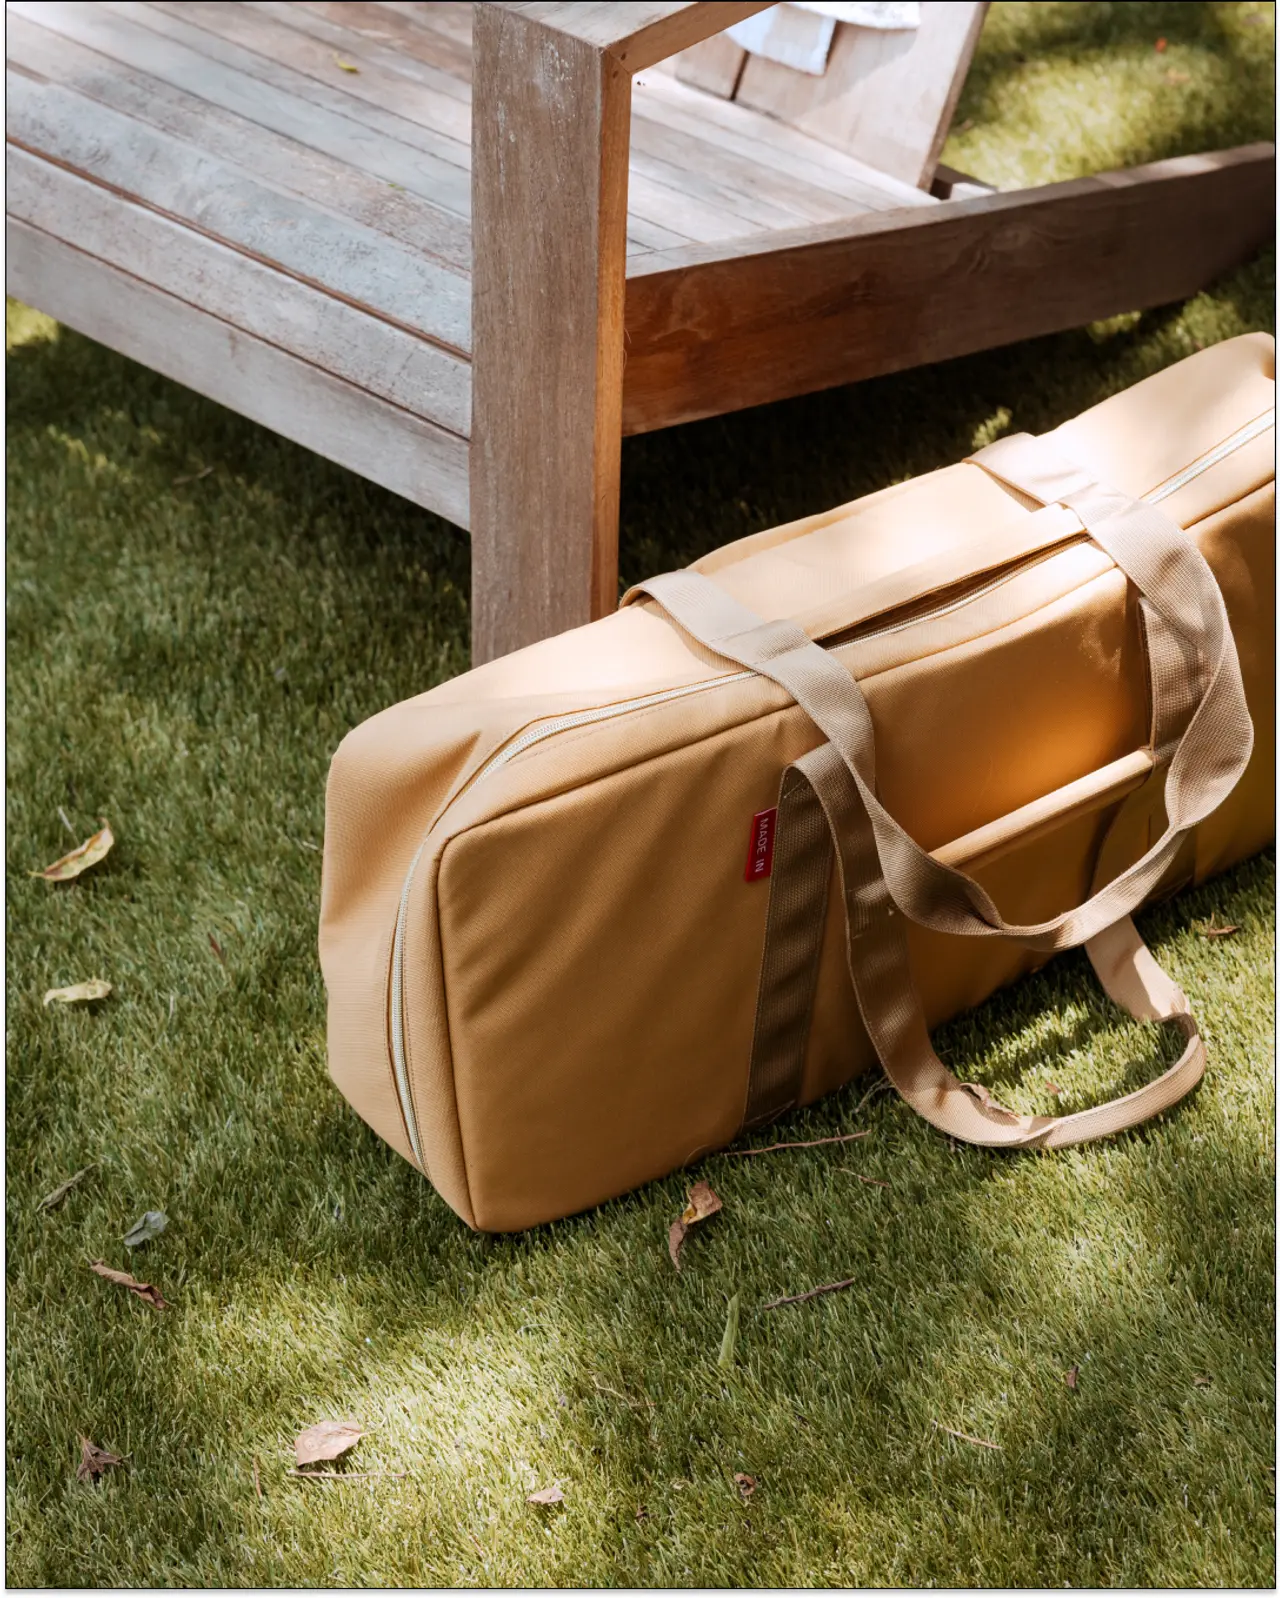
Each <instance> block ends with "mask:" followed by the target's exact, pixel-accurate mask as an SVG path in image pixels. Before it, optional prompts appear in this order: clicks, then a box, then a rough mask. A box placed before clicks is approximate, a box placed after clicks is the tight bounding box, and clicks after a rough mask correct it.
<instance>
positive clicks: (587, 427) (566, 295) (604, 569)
mask: <svg viewBox="0 0 1280 1598" xmlns="http://www.w3.org/2000/svg"><path fill="white" fill-rule="evenodd" d="M474 57H475V78H474V90H473V95H474V98H473V107H472V179H471V181H472V212H473V214H472V248H473V254H474V259H473V266H472V307H473V312H472V349H473V355H472V360H473V367H472V423H471V614H472V631H471V656H472V664H473V665H479V664H481V663H483V662H484V661H486V660H492V659H493V658H494V657H496V656H498V655H502V654H506V653H508V652H509V651H511V650H513V649H519V648H521V647H523V646H524V645H525V644H531V643H534V642H536V641H537V640H538V639H540V638H545V637H547V636H549V635H550V634H552V633H556V632H561V631H563V630H564V629H565V628H568V627H575V626H578V625H580V624H581V623H583V622H587V621H590V620H592V619H593V618H595V617H597V616H601V615H604V614H605V613H606V612H608V611H610V610H612V609H613V608H614V607H615V606H616V604H617V598H618V475H619V462H620V457H621V447H622V365H623V322H622V319H623V306H624V299H625V292H626V214H627V160H628V142H629V134H630V112H631V79H630V76H629V75H628V73H627V72H626V71H625V70H624V69H623V68H622V67H621V66H620V65H619V64H618V63H617V61H615V60H614V59H613V58H612V57H611V56H609V55H608V54H606V53H604V52H602V51H600V50H599V49H596V48H595V47H593V46H591V45H589V44H586V43H583V42H581V41H579V40H577V39H573V38H570V37H566V36H565V35H564V34H563V33H553V32H551V31H550V30H549V29H546V28H544V27H543V26H542V25H541V24H539V23H538V22H537V21H536V20H535V19H531V18H529V17H527V16H526V15H524V14H523V13H521V12H519V11H515V10H508V9H507V8H506V7H505V6H488V5H482V6H476V7H475V44H474Z"/></svg>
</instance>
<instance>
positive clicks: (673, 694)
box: [390, 409, 1275, 1174]
mask: <svg viewBox="0 0 1280 1598" xmlns="http://www.w3.org/2000/svg"><path fill="white" fill-rule="evenodd" d="M1274 426H1275V411H1274V409H1272V410H1269V411H1264V412H1263V413H1262V414H1261V415H1260V416H1256V417H1254V419H1253V420H1252V421H1251V422H1246V423H1245V424H1244V426H1243V427H1238V428H1237V429H1236V431H1235V432H1234V433H1231V434H1229V435H1228V436H1227V437H1226V438H1224V439H1223V440H1222V442H1221V443H1220V444H1215V445H1214V447H1213V448H1212V449H1211V450H1209V451H1207V452H1206V453H1205V454H1204V455H1201V456H1199V457H1198V458H1197V459H1196V460H1194V461H1192V462H1191V464H1190V465H1189V466H1186V467H1184V468H1183V470H1182V471H1180V472H1178V473H1176V474H1175V475H1174V476H1173V477H1170V478H1167V479H1166V480H1165V481H1164V482H1163V483H1161V484H1160V485H1159V486H1158V487H1156V488H1153V489H1152V490H1151V492H1150V493H1148V494H1144V495H1143V496H1142V498H1143V499H1144V500H1145V501H1146V503H1147V504H1149V505H1158V504H1160V503H1161V501H1162V500H1166V499H1168V498H1169V497H1170V496H1171V495H1172V494H1176V493H1177V492H1178V490H1179V489H1180V488H1185V487H1186V486H1187V484H1188V483H1193V482H1194V481H1195V480H1196V478H1197V477H1200V476H1202V475H1203V474H1204V473H1205V472H1207V471H1209V470H1210V469H1211V468H1213V467H1214V466H1217V465H1218V464H1219V463H1220V462H1221V461H1224V460H1226V458H1227V457H1228V456H1229V455H1233V454H1234V453H1235V452H1236V450H1238V449H1242V448H1243V447H1244V446H1245V445H1246V444H1249V443H1252V441H1253V440H1254V439H1255V438H1258V437H1260V436H1261V435H1262V434H1263V433H1265V432H1266V431H1267V429H1268V428H1270V427H1274ZM1086 536H1087V535H1084V534H1082V535H1080V537H1081V538H1082V539H1083V538H1084V537H1086ZM1071 542H1074V540H1072V539H1070V538H1068V539H1065V540H1064V544H1067V543H1071ZM1062 547H1063V545H1057V546H1055V547H1054V548H1053V549H1051V550H1045V551H1043V552H1042V553H1040V554H1037V555H1033V556H1031V557H1030V558H1028V559H1026V560H1023V561H1020V562H1018V563H1017V564H1016V565H1014V566H1012V567H1009V568H1006V569H1005V570H1004V571H1003V572H1000V573H998V574H997V575H996V576H994V577H992V578H990V579H989V580H988V581H986V582H984V583H980V584H979V585H978V586H977V587H976V588H970V589H968V590H966V592H965V593H963V594H961V595H959V596H958V597H957V598H956V599H953V600H950V601H948V602H947V603H945V604H942V605H939V606H936V607H934V608H933V609H930V610H925V611H921V612H920V613H919V614H918V615H914V616H908V617H907V618H905V619H904V620H902V621H898V622H890V623H888V624H887V625H885V626H883V627H878V628H874V629H872V630H871V631H870V632H865V633H858V632H856V631H851V632H850V633H849V634H848V635H847V636H846V635H843V634H839V633H837V634H834V635H832V637H831V638H830V639H829V640H825V641H824V644H823V647H824V648H828V649H830V648H836V647H840V646H841V645H843V644H844V643H852V642H855V641H856V642H858V643H865V642H868V641H870V640H871V639H875V638H887V637H889V636H890V635H892V634H893V633H898V632H903V631H905V630H906V628H908V627H914V626H915V625H916V624H917V623H918V622H922V621H934V620H936V619H937V618H938V617H940V616H949V615H951V614H952V613H953V612H954V611H957V610H960V609H962V608H963V607H964V606H965V605H971V604H973V603H974V602H975V601H976V600H979V599H982V598H983V597H985V596H986V595H987V594H989V593H991V592H993V591H994V590H995V589H997V588H1000V587H1001V586H1003V584H1005V583H1007V582H1010V581H1011V580H1012V579H1013V578H1014V577H1018V576H1021V574H1022V573H1023V572H1024V571H1026V570H1028V569H1029V568H1030V567H1032V566H1035V565H1039V564H1040V562H1041V561H1043V560H1047V559H1049V558H1050V557H1051V556H1053V555H1056V554H1058V553H1060V552H1061V549H1062ZM758 675H759V673H758V672H754V671H735V672H730V673H728V674H727V675H726V676H723V677H709V678H706V679H705V680H703V681H702V682H694V683H685V684H684V685H683V686H682V687H679V688H666V689H663V690H662V691H660V692H659V693H654V694H644V695H642V696H641V697H639V698H636V699H622V700H619V701H618V702H617V703H616V704H612V705H598V706H596V708H595V709H593V710H576V711H570V712H568V713H566V714H565V715H563V716H553V717H550V718H549V719H548V720H546V721H540V722H536V723H534V725H533V726H531V727H526V728H525V729H524V731H523V732H520V733H517V734H516V736H515V737H514V738H512V739H511V740H510V741H509V742H507V743H505V744H503V746H502V747H501V749H499V750H497V751H496V752H495V753H494V754H492V755H490V757H489V759H488V760H486V761H485V763H484V765H482V766H481V767H480V768H479V770H478V771H476V773H475V774H474V776H473V777H472V778H471V780H470V781H469V782H468V783H466V784H465V785H464V787H462V788H460V789H459V790H458V793H457V794H455V795H454V798H455V799H456V798H459V797H461V795H462V794H463V793H465V792H468V791H469V790H470V789H472V788H474V787H475V785H476V784H477V783H479V782H483V781H484V779H485V778H486V777H488V776H491V775H492V773H493V772H495V771H498V770H500V769H501V767H503V766H505V765H506V764H507V763H508V762H509V761H512V760H514V759H515V758H516V756H517V755H522V754H524V752H525V751H526V750H527V749H532V748H533V747H534V746H535V745H536V744H540V743H542V742H543V741H544V740H545V739H547V738H554V737H555V736H556V735H557V734H558V733H562V732H570V731H572V730H573V729H574V728H576V727H587V726H590V725H591V724H592V723H594V722H600V721H611V720H612V719H613V718H614V717H615V716H626V715H630V714H631V712H632V711H636V710H647V709H649V707H650V706H652V705H665V704H668V703H670V702H671V701H672V700H676V699H686V698H688V697H689V696H690V695H691V694H699V693H705V692H707V691H709V690H710V689H712V688H721V687H725V686H727V685H728V684H729V683H737V682H746V681H747V679H748V678H751V677H756V676H758ZM437 819H438V818H437ZM434 825H435V823H434V822H433V823H432V826H433V827H434ZM429 837H430V831H428V833H427V837H424V838H423V840H422V842H421V843H420V844H419V845H418V852H417V854H415V855H414V857H413V859H412V861H411V862H410V863H409V869H408V871H406V873H405V878H404V886H403V887H402V888H401V890H400V903H399V906H398V907H397V910H396V926H395V934H394V936H393V939H392V945H391V1028H390V1031H391V1062H392V1069H393V1073H394V1077H395V1086H396V1094H397V1097H398V1098H399V1100H400V1109H401V1112H402V1114H403V1115H404V1123H405V1130H406V1132H407V1133H408V1135H409V1143H410V1145H411V1147H412V1149H413V1154H414V1158H415V1159H416V1160H417V1162H418V1167H419V1169H420V1170H422V1171H423V1172H424V1174H425V1172H426V1169H427V1167H426V1162H425V1160H424V1159H423V1156H422V1147H421V1142H420V1138H419V1133H418V1119H417V1115H416V1112H415V1111H414V1107H413V1097H412V1093H411V1090H410V1086H409V1068H408V1057H407V1054H406V1052H405V1044H404V942H405V923H406V920H407V912H408V908H409V894H410V892H411V891H412V888H413V878H414V873H415V872H416V870H417V868H418V862H419V860H421V858H422V853H423V850H424V849H425V848H426V846H427V838H429Z"/></svg>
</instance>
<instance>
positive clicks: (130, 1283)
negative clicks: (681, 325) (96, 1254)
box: [89, 1260, 169, 1309]
mask: <svg viewBox="0 0 1280 1598" xmlns="http://www.w3.org/2000/svg"><path fill="white" fill-rule="evenodd" d="M89 1269H90V1270H91V1271H96V1272H97V1274H98V1275H99V1276H101V1277H102V1278H103V1280H104V1281H108V1282H114V1283H115V1284H116V1285H117V1287H127V1288H128V1289H129V1291H130V1292H131V1293H136V1294H137V1295H138V1297H139V1298H140V1299H141V1300H142V1302H143V1303H144V1304H150V1306H151V1308H152V1309H168V1308H169V1306H168V1304H166V1303H165V1301H164V1298H163V1297H162V1296H161V1293H160V1289H159V1288H158V1287H152V1285H151V1283H150V1282H140V1281H138V1280H137V1278H136V1277H133V1276H130V1275H129V1273H128V1271H113V1270H112V1269H111V1267H110V1266H109V1265H106V1264H104V1263H103V1261H102V1260H94V1261H93V1263H92V1264H91V1265H90V1266H89Z"/></svg>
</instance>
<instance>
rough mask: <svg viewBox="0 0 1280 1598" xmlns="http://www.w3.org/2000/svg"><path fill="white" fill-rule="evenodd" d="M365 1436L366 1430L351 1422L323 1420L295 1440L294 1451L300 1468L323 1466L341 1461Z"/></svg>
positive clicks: (309, 1427)
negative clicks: (334, 1460) (326, 1462)
mask: <svg viewBox="0 0 1280 1598" xmlns="http://www.w3.org/2000/svg"><path fill="white" fill-rule="evenodd" d="M363 1436H364V1428H363V1427H362V1426H357V1425H356V1423H355V1422H354V1421H350V1420H321V1421H317V1422H316V1424H315V1425H314V1426H308V1427H307V1429H306V1431H304V1432H299V1433H298V1435H297V1437H296V1438H295V1439H294V1443H293V1451H294V1455H295V1457H296V1458H297V1461H298V1464H299V1466H302V1465H321V1464H324V1463H325V1461H326V1460H330V1459H341V1458H342V1456H343V1454H346V1453H349V1452H350V1450H351V1449H353V1448H354V1447H355V1446H356V1444H357V1443H358V1442H359V1441H360V1439H361V1438H362V1437H363Z"/></svg>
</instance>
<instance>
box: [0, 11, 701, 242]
mask: <svg viewBox="0 0 1280 1598" xmlns="http://www.w3.org/2000/svg"><path fill="white" fill-rule="evenodd" d="M57 9H58V8H57V7H53V6H50V7H48V10H49V12H51V13H53V12H56V11H57ZM64 20H67V19H65V18H64ZM101 24H105V25H106V28H107V29H112V31H113V33H114V29H113V24H116V25H118V24H117V19H114V18H111V17H109V16H107V15H105V14H104V15H102V16H99V17H94V18H91V19H90V29H92V30H94V31H96V30H97V28H98V26H99V25H101ZM77 31H79V30H77ZM85 31H86V32H87V31H90V30H89V29H86V30H85ZM139 31H140V30H139ZM144 37H145V38H147V39H148V40H149V41H150V42H151V43H152V44H158V45H160V46H161V48H164V49H169V50H172V49H173V48H174V47H172V46H168V45H166V44H165V43H164V41H161V40H156V39H154V38H152V37H151V36H150V35H145V36H144ZM112 43H113V44H114V45H115V46H116V48H117V49H121V48H123V49H127V43H126V42H125V41H122V40H120V39H119V38H115V37H113V38H112ZM6 47H7V51H8V59H9V63H10V65H11V66H15V67H19V68H21V69H22V70H23V71H25V72H26V73H28V74H29V75H33V76H37V77H40V78H44V79H46V80H47V81H49V82H52V83H59V84H61V85H62V86H63V87H64V88H68V89H72V90H74V91H75V92H76V93H77V94H81V95H84V96H85V97H86V98H87V99H90V100H97V101H100V102H101V103H102V104H103V105H106V106H110V107H111V109H112V110H113V111H118V112H120V113H121V114H122V115H124V116H127V117H130V118H132V119H133V120H134V121H138V122H146V123H149V124H150V125H151V126H153V127H156V128H159V129H160V130H161V131H162V132H164V133H168V134H170V135H172V136H173V137H174V138H176V139H180V140H181V141H182V142H183V143H185V144H189V145H191V146H192V147H193V148H195V149H199V150H201V151H203V153H204V154H206V155H209V156H212V157H213V158H214V159H215V160H218V161H223V162H227V163H228V164H230V165H234V166H238V167H240V168H242V169H244V170H246V171H249V172H252V173H254V174H255V175H257V176H258V177H260V178H263V179H265V180H266V181H267V182H268V183H270V184H271V185H272V186H273V187H276V188H280V189H285V190H288V191H289V192H291V193H294V194H296V195H298V196H299V197H301V198H303V199H308V200H314V201H316V202H318V203H319V204H320V205H322V206H324V207H325V209H326V210H329V211H332V212H334V213H335V214H337V215H343V216H350V217H352V218H354V219H355V220H356V221H358V222H361V223H363V224H364V225H365V226H366V227H371V228H374V229H376V230H377V231H378V232H380V233H386V234H388V235H389V236H390V237H391V238H395V239H399V241H400V242H401V243H402V244H405V245H407V246H408V247H409V248H410V249H413V250H417V251H422V252H425V253H426V254H428V255H433V256H435V257H436V258H437V259H438V260H441V261H443V262H445V263H446V265H449V266H452V267H454V268H455V269H457V270H460V271H462V272H465V273H470V270H471V229H470V226H469V224H468V221H467V220H466V219H465V218H463V217H460V216H455V215H453V214H451V213H450V212H448V211H445V210H443V209H441V208H440V207H439V206H436V205H433V204H431V203H429V202H428V201H426V200H424V199H422V198H421V197H420V196H419V195H418V194H415V193H412V192H410V191H409V189H408V186H407V185H406V184H404V183H402V182H400V181H399V179H400V178H401V177H412V178H413V179H414V180H415V181H416V182H417V183H418V184H419V185H421V183H422V179H421V175H420V173H421V168H420V166H419V165H418V158H417V155H416V152H415V151H413V150H411V149H410V148H409V147H408V146H407V145H391V146H390V150H391V159H390V160H386V159H380V155H379V153H378V152H377V151H376V150H375V153H374V154H373V155H372V156H370V155H369V154H368V152H367V150H366V149H360V150H359V151H357V152H352V151H349V150H347V149H345V148H344V145H345V143H346V142H348V141H344V140H342V139H339V140H337V141H335V142H336V143H337V146H338V148H339V149H342V150H343V158H341V159H339V158H335V157H334V156H333V155H329V154H326V153H324V152H323V151H321V150H319V149H316V148H315V147H314V145H313V144H306V143H299V142H298V141H297V140H296V139H294V138H292V137H290V136H286V135H283V134H278V133H276V132H274V131H273V130H272V129H271V128H270V127H269V126H268V125H267V124H268V123H269V122H270V121H271V120H272V112H273V110H276V111H278V110H279V109H280V107H279V103H278V101H277V100H276V97H275V96H266V95H263V93H262V88H261V85H260V84H256V83H254V82H253V80H252V79H248V78H243V77H241V76H240V75H239V74H230V75H229V76H230V78H231V83H232V92H231V93H230V94H229V95H227V94H220V93H219V91H220V89H222V88H223V85H221V84H219V83H217V82H212V83H211V82H210V81H209V77H210V75H209V74H207V73H206V74H204V75H203V77H202V76H201V75H200V74H198V73H191V74H188V73H179V74H178V75H179V76H181V77H189V78H192V79H194V81H195V82H196V83H198V84H199V85H200V93H199V95H197V94H194V93H191V92H190V90H189V87H188V86H187V85H185V84H184V86H183V87H180V88H179V87H173V86H172V85H171V84H170V83H169V82H165V81H163V80H161V79H160V78H156V77H152V76H149V75H148V74H147V73H145V72H143V71H138V70H135V68H134V67H132V66H130V65H126V64H125V63H124V62H123V61H121V60H120V59H118V58H113V57H111V56H108V55H104V54H102V53H100V52H99V51H97V50H92V49H88V48H86V47H85V46H83V45H82V44H79V43H77V42H76V40H75V39H74V38H73V37H72V36H71V35H70V34H68V33H65V32H55V31H52V30H50V29H48V28H46V27H43V26H38V25H37V24H36V23H34V22H30V21H28V20H27V18H26V16H24V15H23V14H21V13H20V12H18V11H16V10H15V9H14V8H12V7H11V8H10V10H9V12H8V29H7V38H6ZM184 53H186V52H184ZM170 69H171V71H172V70H173V69H172V63H171V64H170ZM216 71H217V69H216V68H215V72H216ZM214 96H218V97H219V99H222V100H226V99H230V100H231V101H232V103H233V105H234V106H235V109H234V110H233V111H230V110H224V109H222V107H221V105H220V104H219V103H217V102H216V101H215V99H214V98H213V97H214ZM286 98H287V97H286ZM302 104H303V108H304V110H305V111H307V112H311V113H312V114H313V116H314V115H316V114H318V115H319V116H320V117H324V115H325V113H323V112H319V113H316V112H315V108H313V107H307V106H305V103H302ZM245 112H248V113H249V116H246V115H245ZM264 117H265V119H266V122H265V123H264V121H263V120H262V118H264ZM250 118H252V120H250ZM285 120H288V113H287V109H286V117H285ZM303 131H305V132H306V133H307V134H309V136H310V137H311V138H312V139H313V140H319V141H321V142H324V143H328V142H330V141H329V139H328V137H327V135H326V130H324V129H323V128H320V129H317V128H316V127H315V126H314V125H313V124H312V122H311V119H310V118H308V119H307V121H306V123H305V124H304V130H303ZM364 142H365V143H366V144H367V143H370V142H372V143H374V144H375V145H377V144H381V143H382V142H383V141H381V140H378V139H376V138H375V139H372V140H370V139H366V140H365V141H364ZM387 142H389V141H387ZM352 153H356V154H357V157H358V160H359V163H360V164H359V165H353V164H351V162H350V159H349V157H350V155H351V154H352ZM370 161H372V164H373V167H374V171H373V172H370V170H369V165H368V163H369V162H370ZM459 176H460V177H462V178H465V179H466V181H467V183H468V189H469V184H470V178H469V176H468V175H467V174H466V173H460V174H459ZM466 203H467V209H468V211H469V210H470V206H471V197H470V193H469V192H468V193H467V196H466ZM672 242H677V241H675V240H673V241H672Z"/></svg>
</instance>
